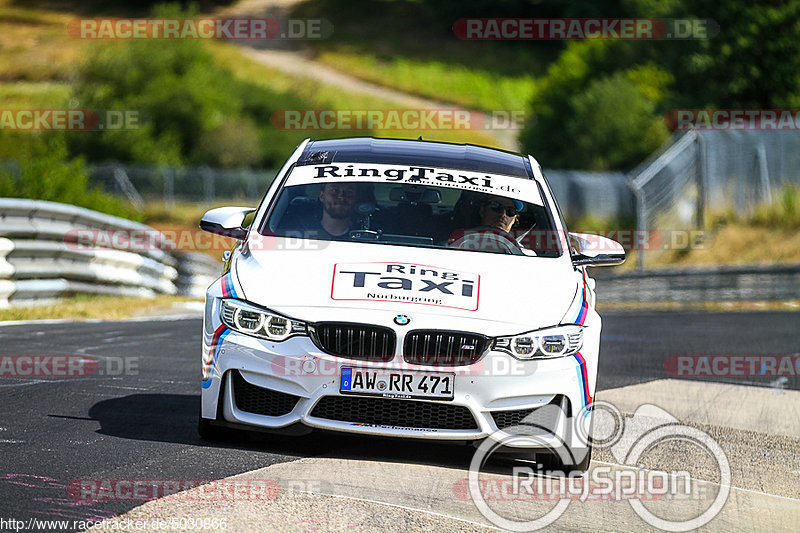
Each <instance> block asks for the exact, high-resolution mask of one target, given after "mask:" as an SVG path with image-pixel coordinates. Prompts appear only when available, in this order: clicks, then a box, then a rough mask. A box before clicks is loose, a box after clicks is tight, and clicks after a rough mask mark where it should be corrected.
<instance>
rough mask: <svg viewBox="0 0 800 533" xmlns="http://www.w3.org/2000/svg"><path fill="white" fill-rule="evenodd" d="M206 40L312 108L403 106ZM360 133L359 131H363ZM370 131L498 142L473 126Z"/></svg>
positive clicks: (235, 64) (239, 72) (245, 70)
mask: <svg viewBox="0 0 800 533" xmlns="http://www.w3.org/2000/svg"><path fill="white" fill-rule="evenodd" d="M208 44H209V47H210V50H211V51H212V53H213V54H214V56H215V57H216V59H217V61H219V62H220V63H221V64H224V65H226V66H227V67H228V68H229V69H230V70H231V71H232V72H233V74H234V75H235V76H237V77H239V78H240V79H242V80H247V81H249V82H250V83H255V84H256V85H260V86H263V87H266V88H268V89H271V90H273V91H277V92H281V93H287V92H288V93H292V94H294V95H295V96H297V97H298V98H300V99H302V100H304V101H306V102H308V104H309V105H310V106H311V108H312V109H354V110H364V109H404V107H402V106H398V105H396V104H395V103H393V102H390V101H387V100H384V99H382V98H376V97H373V96H370V95H365V94H362V93H354V92H347V91H343V90H342V89H341V88H339V87H337V86H334V85H329V84H324V83H319V82H317V81H314V80H311V79H309V78H306V77H303V76H294V75H290V74H286V73H284V72H281V71H279V70H277V69H274V68H271V67H267V66H265V65H262V64H261V63H258V62H257V61H256V60H254V59H252V58H250V57H248V56H246V55H245V54H244V53H243V52H242V50H241V49H240V48H239V47H237V46H235V45H232V44H229V43H224V42H219V41H213V42H209V43H208ZM292 133H294V132H292ZM301 133H303V135H302V137H303V138H304V137H311V138H317V137H318V135H315V132H314V131H312V130H309V131H306V132H301ZM336 133H339V135H334V136H338V137H347V136H351V135H353V134H354V133H356V132H353V131H350V130H344V131H341V132H336ZM361 133H362V134H363V132H361ZM367 133H369V132H367ZM373 133H374V135H375V136H378V137H392V138H401V139H402V138H405V139H416V138H417V137H418V136H419V135H422V136H423V138H424V139H426V140H438V141H446V142H458V143H472V144H480V145H484V146H495V147H496V146H499V145H498V143H497V141H496V140H495V138H494V137H492V136H491V135H489V134H487V133H484V132H482V131H475V130H427V129H419V130H414V131H407V130H375V131H374V132H373ZM330 136H331V135H330V134H326V137H330Z"/></svg>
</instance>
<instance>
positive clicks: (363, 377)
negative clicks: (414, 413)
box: [339, 367, 455, 400]
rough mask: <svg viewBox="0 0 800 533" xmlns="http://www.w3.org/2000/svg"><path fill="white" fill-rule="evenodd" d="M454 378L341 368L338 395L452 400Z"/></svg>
mask: <svg viewBox="0 0 800 533" xmlns="http://www.w3.org/2000/svg"><path fill="white" fill-rule="evenodd" d="M454 384H455V374H452V373H445V372H404V371H392V370H369V369H364V368H351V367H344V368H342V375H341V379H340V380H339V392H341V393H342V394H365V395H370V396H382V397H384V398H407V399H408V398H424V399H426V400H452V399H453V388H454V387H453V385H454Z"/></svg>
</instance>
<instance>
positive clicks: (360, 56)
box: [290, 0, 563, 111]
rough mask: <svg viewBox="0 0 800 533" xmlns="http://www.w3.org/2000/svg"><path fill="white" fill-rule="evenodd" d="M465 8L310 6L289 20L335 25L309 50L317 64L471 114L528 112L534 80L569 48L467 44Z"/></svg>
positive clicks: (347, 2)
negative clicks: (458, 30) (460, 24)
mask: <svg viewBox="0 0 800 533" xmlns="http://www.w3.org/2000/svg"><path fill="white" fill-rule="evenodd" d="M464 9H467V11H468V8H455V7H452V6H451V7H447V6H443V5H439V6H433V5H432V4H427V5H426V4H423V3H415V2H359V1H352V0H307V1H305V2H301V3H298V4H297V5H296V6H294V8H293V11H292V13H291V14H290V16H291V17H297V18H311V19H314V18H323V19H325V20H328V21H330V22H331V23H332V25H333V27H334V31H333V33H332V34H331V35H330V36H329V38H327V39H323V40H316V41H315V40H309V41H307V42H305V43H304V45H306V46H308V47H310V48H311V50H312V52H313V53H314V54H315V58H316V59H317V60H318V61H320V62H322V63H324V64H326V65H329V66H331V67H333V68H336V69H339V70H342V71H344V72H347V73H348V74H351V75H353V76H356V77H358V78H361V79H364V80H367V81H370V82H373V83H376V84H379V85H382V86H384V87H390V88H393V89H397V90H400V91H404V92H408V93H411V94H415V95H419V96H423V97H426V98H429V99H432V100H435V101H437V102H444V103H452V104H455V105H458V106H463V107H466V108H469V109H477V110H484V111H493V110H504V111H509V110H521V111H524V110H526V109H527V108H528V105H529V103H530V99H531V97H532V95H533V91H534V90H535V81H534V80H535V78H536V77H537V76H541V75H544V74H545V73H546V69H547V64H548V62H550V61H552V59H553V58H554V57H557V56H558V53H557V52H558V50H559V49H561V48H562V47H563V44H562V43H557V42H538V43H529V42H525V43H523V42H499V41H465V40H460V39H458V38H456V36H455V35H454V34H453V31H452V28H451V26H452V23H453V22H455V20H456V19H457V18H459V17H465V16H470V14H469V13H467V12H466V11H464ZM447 12H449V13H450V14H447Z"/></svg>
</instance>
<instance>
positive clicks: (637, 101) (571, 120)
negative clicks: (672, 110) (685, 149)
mask: <svg viewBox="0 0 800 533" xmlns="http://www.w3.org/2000/svg"><path fill="white" fill-rule="evenodd" d="M625 54H629V55H630V54H631V48H630V46H629V45H628V44H627V43H624V42H621V41H617V42H613V41H599V40H598V41H583V42H574V43H570V44H569V45H568V46H567V49H566V50H565V51H564V52H563V53H562V54H561V56H560V57H559V59H558V60H557V61H556V62H555V63H553V64H552V65H551V66H550V68H549V69H548V72H547V75H546V76H545V78H544V79H543V80H542V82H541V84H540V85H539V90H538V91H537V93H536V94H535V95H534V97H533V100H532V101H531V105H530V114H529V118H528V121H527V123H526V126H525V129H524V130H523V131H522V134H521V135H520V141H521V144H522V148H523V151H528V152H530V153H532V154H534V156H536V157H537V158H539V159H540V161H543V162H544V163H545V164H546V165H547V166H549V167H555V168H582V169H589V170H608V169H627V168H631V167H633V166H635V165H636V164H638V163H640V162H641V161H642V160H643V159H644V158H646V157H647V156H648V155H649V154H650V153H652V152H653V151H654V150H655V149H657V148H658V147H659V146H660V145H661V143H663V142H664V141H665V140H666V139H667V138H668V136H669V132H668V130H667V127H666V125H665V124H664V120H663V110H662V109H660V107H659V106H660V104H661V103H662V102H663V101H664V100H665V99H666V98H667V96H668V93H667V91H666V89H667V87H668V85H669V83H670V82H671V81H672V76H671V75H670V74H669V73H667V72H665V71H664V70H662V69H660V68H659V67H658V66H656V65H654V64H652V63H647V64H644V65H639V66H634V67H630V68H628V69H621V70H616V71H612V72H611V73H609V74H602V73H603V72H606V71H607V70H608V69H609V68H610V67H609V58H611V57H617V58H620V57H621V56H624V55H625ZM622 64H630V62H629V61H627V60H626V61H622ZM598 72H600V74H598Z"/></svg>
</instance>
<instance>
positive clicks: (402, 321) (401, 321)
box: [394, 315, 411, 326]
mask: <svg viewBox="0 0 800 533" xmlns="http://www.w3.org/2000/svg"><path fill="white" fill-rule="evenodd" d="M409 322H411V317H410V316H408V315H397V316H396V317H394V323H395V324H397V325H398V326H405V325H406V324H408V323H409Z"/></svg>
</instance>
